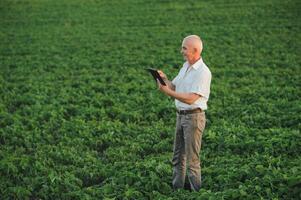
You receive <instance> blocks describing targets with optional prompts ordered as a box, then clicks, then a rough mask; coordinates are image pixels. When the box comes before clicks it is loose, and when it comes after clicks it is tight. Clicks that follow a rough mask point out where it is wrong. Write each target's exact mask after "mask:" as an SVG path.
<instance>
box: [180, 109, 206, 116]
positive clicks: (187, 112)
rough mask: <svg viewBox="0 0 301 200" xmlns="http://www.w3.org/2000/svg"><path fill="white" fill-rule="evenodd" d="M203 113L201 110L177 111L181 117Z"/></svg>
mask: <svg viewBox="0 0 301 200" xmlns="http://www.w3.org/2000/svg"><path fill="white" fill-rule="evenodd" d="M200 112H203V111H202V109H200V108H195V109H192V110H177V113H178V114H180V115H187V114H193V113H200Z"/></svg>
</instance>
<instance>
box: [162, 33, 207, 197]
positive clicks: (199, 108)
mask: <svg viewBox="0 0 301 200" xmlns="http://www.w3.org/2000/svg"><path fill="white" fill-rule="evenodd" d="M202 49H203V45H202V41H201V39H200V37H198V36H197V35H190V36H187V37H186V38H184V40H183V42H182V50H181V53H182V54H183V57H184V59H185V60H186V62H185V63H184V64H183V67H182V68H181V70H180V72H179V74H178V75H177V76H176V77H175V78H174V79H173V81H172V82H171V81H169V80H168V79H167V76H166V75H165V74H164V73H163V72H162V71H159V74H160V76H161V77H162V78H163V80H164V81H165V82H166V84H167V85H166V86H163V85H161V84H160V82H159V81H158V87H159V89H160V90H161V91H162V92H163V93H165V94H166V95H168V96H170V97H173V98H175V104H176V107H177V124H176V135H175V140H174V151H173V159H172V163H173V181H172V184H173V187H174V189H179V188H183V187H184V183H185V174H186V166H187V169H188V179H189V183H190V187H191V189H192V190H193V191H199V190H200V188H201V166H200V157H199V153H200V149H201V140H202V134H203V131H204V128H205V122H206V118H205V112H204V111H205V110H206V109H207V101H208V99H209V93H210V83H211V72H210V70H209V69H208V67H207V66H206V65H205V63H204V62H203V60H202V57H201V53H202Z"/></svg>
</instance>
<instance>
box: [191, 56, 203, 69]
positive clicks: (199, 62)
mask: <svg viewBox="0 0 301 200" xmlns="http://www.w3.org/2000/svg"><path fill="white" fill-rule="evenodd" d="M202 63H203V59H202V58H200V59H199V60H198V61H196V63H194V64H193V65H192V66H191V67H193V68H194V69H198V68H199V67H200V66H201V65H202Z"/></svg>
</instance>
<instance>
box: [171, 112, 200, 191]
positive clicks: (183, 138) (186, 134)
mask: <svg viewBox="0 0 301 200" xmlns="http://www.w3.org/2000/svg"><path fill="white" fill-rule="evenodd" d="M205 123H206V117H205V112H201V113H193V114H186V115H180V114H177V125H176V135H175V140H174V154H173V159H172V163H173V181H172V184H173V187H174V189H179V188H183V187H184V183H185V175H186V166H187V169H188V179H189V183H190V187H191V189H192V190H194V191H199V190H200V188H201V166H200V157H199V153H200V150H201V142H202V134H203V131H204V128H205Z"/></svg>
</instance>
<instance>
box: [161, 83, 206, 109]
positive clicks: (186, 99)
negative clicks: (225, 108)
mask: <svg viewBox="0 0 301 200" xmlns="http://www.w3.org/2000/svg"><path fill="white" fill-rule="evenodd" d="M157 82H158V86H159V89H160V90H161V91H162V92H164V93H165V94H166V95H168V96H170V97H173V98H175V99H178V100H179V101H181V102H183V103H186V104H189V105H191V104H193V103H194V102H195V101H196V100H197V99H198V98H200V95H198V94H195V93H180V92H175V91H174V90H172V89H171V88H169V87H167V86H164V85H161V84H160V82H159V81H157Z"/></svg>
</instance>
